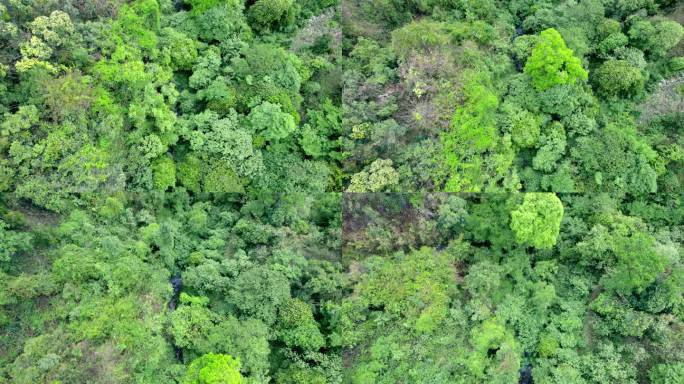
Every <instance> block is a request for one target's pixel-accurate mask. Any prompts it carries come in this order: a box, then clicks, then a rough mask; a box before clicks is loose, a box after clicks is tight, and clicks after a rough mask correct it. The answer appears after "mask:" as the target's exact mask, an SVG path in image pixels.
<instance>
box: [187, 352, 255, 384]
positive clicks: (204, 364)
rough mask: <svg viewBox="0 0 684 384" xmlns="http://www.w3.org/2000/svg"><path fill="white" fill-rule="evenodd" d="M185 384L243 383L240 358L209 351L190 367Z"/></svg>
mask: <svg viewBox="0 0 684 384" xmlns="http://www.w3.org/2000/svg"><path fill="white" fill-rule="evenodd" d="M182 383H183V384H242V383H244V378H243V377H242V375H241V374H240V360H239V359H236V358H234V357H232V356H230V355H223V354H217V353H207V354H206V355H204V356H202V357H199V358H197V359H195V360H194V361H193V362H192V363H190V366H189V367H188V370H187V372H186V373H185V377H184V378H183V381H182Z"/></svg>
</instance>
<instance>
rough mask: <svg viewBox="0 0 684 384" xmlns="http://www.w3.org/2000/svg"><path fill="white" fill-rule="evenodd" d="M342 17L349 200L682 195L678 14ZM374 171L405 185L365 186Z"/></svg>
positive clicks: (349, 8) (495, 7) (389, 10)
mask: <svg viewBox="0 0 684 384" xmlns="http://www.w3.org/2000/svg"><path fill="white" fill-rule="evenodd" d="M341 12H342V15H343V18H342V28H343V32H344V38H345V39H344V41H343V47H342V48H343V57H344V62H343V65H344V68H345V74H344V78H343V82H344V94H343V117H344V119H343V123H344V124H343V125H344V132H345V135H346V137H345V139H346V140H347V141H348V148H349V149H347V153H348V154H349V157H348V158H347V159H346V160H345V163H344V164H345V171H346V173H348V174H349V178H348V180H349V181H348V183H347V184H346V185H345V188H346V190H348V191H350V192H358V191H369V192H370V191H397V192H401V191H403V192H417V191H446V192H511V191H525V192H535V191H553V192H587V193H594V192H609V193H612V194H615V195H620V196H623V195H632V196H640V195H644V194H647V193H654V192H665V193H668V192H672V191H677V190H679V189H681V188H682V179H683V178H684V174H683V173H682V159H683V158H684V157H683V156H682V153H684V149H683V148H684V147H683V146H682V140H681V134H680V131H681V128H682V124H681V122H682V121H684V118H683V117H682V111H683V109H682V104H681V100H682V92H683V91H682V73H683V72H682V71H683V70H684V65H682V63H684V58H683V57H684V56H683V55H684V43H683V42H682V36H684V27H682V25H681V23H683V22H684V5H682V4H681V2H672V1H662V0H652V1H600V0H580V1H575V0H567V1H566V0H542V1H519V0H513V1H499V0H479V1H431V0H426V1H403V2H402V1H389V0H373V1H361V0H348V1H343V2H342V4H341ZM665 95H667V96H665ZM666 100H670V101H667V102H666ZM656 105H658V106H657V107H656ZM378 161H384V162H386V164H387V165H386V166H385V168H386V169H385V171H384V173H385V174H390V173H391V172H393V173H395V174H396V175H397V177H395V178H392V179H391V180H389V179H388V181H391V182H386V183H383V184H378V183H377V182H375V181H374V180H371V179H368V178H367V177H366V176H365V174H368V173H370V172H372V169H373V168H374V167H376V166H375V164H377V162H378ZM390 162H391V163H390ZM362 180H367V181H365V184H367V185H366V186H363V185H361V186H360V184H362V182H361V181H362ZM371 184H372V185H371Z"/></svg>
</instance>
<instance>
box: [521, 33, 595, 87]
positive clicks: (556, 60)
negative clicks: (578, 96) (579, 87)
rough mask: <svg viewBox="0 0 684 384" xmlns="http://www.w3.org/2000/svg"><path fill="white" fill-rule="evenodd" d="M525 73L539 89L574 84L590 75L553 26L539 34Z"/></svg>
mask: <svg viewBox="0 0 684 384" xmlns="http://www.w3.org/2000/svg"><path fill="white" fill-rule="evenodd" d="M525 73H526V74H528V75H529V76H530V77H531V78H532V84H533V85H534V87H535V88H536V89H537V90H539V91H543V90H545V89H548V88H551V87H553V86H554V85H558V84H574V83H575V82H576V81H577V80H586V79H587V77H588V75H587V71H585V70H584V68H582V62H581V61H580V59H579V58H577V57H575V56H574V55H573V52H572V50H571V49H569V48H568V47H566V45H565V41H563V38H562V37H561V35H560V33H558V31H556V30H555V29H553V28H549V29H547V30H544V31H542V33H541V34H540V35H539V39H538V40H537V44H536V45H535V46H534V48H533V49H532V55H530V58H529V59H528V60H527V63H525Z"/></svg>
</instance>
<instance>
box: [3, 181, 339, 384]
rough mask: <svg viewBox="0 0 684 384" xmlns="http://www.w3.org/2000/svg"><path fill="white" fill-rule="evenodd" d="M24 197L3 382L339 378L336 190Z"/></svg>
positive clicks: (11, 238) (10, 222) (15, 217)
mask: <svg viewBox="0 0 684 384" xmlns="http://www.w3.org/2000/svg"><path fill="white" fill-rule="evenodd" d="M22 201H23V200H15V199H10V200H7V201H5V202H4V205H3V207H2V209H0V213H1V216H0V219H1V220H0V224H1V225H0V239H2V240H1V241H2V243H3V245H7V247H3V248H2V249H3V252H2V253H1V254H0V350H2V351H3V353H2V354H0V382H2V383H5V382H6V383H55V382H62V383H86V382H87V383H175V382H178V383H188V384H189V383H206V384H210V383H211V384H219V383H220V384H226V383H231V384H233V383H243V382H244V383H266V382H268V381H269V380H271V382H281V383H302V384H303V383H306V382H308V381H307V379H306V378H307V377H311V378H318V380H319V381H322V382H340V380H341V379H340V377H341V367H342V361H341V358H340V355H339V353H338V352H337V351H338V350H339V347H336V345H337V344H336V342H335V333H334V331H333V330H332V328H331V325H330V319H331V315H330V313H329V310H330V309H329V308H330V305H331V303H336V302H338V301H339V299H340V298H341V297H342V296H343V295H345V294H346V292H347V286H348V281H347V278H346V276H345V275H344V273H343V270H342V266H341V264H340V260H339V249H340V248H339V238H340V198H339V195H335V194H330V195H314V196H307V195H303V194H299V195H287V196H282V197H277V196H263V197H262V198H259V199H250V198H247V197H246V196H244V195H237V194H228V195H220V194H217V195H211V196H197V197H190V196H189V195H188V194H187V193H186V192H174V193H167V194H146V195H116V196H112V197H109V198H105V199H97V200H93V201H91V203H90V206H89V207H88V208H87V209H81V210H74V211H72V212H71V213H69V214H68V215H63V216H55V215H54V214H51V213H50V212H48V211H43V210H39V209H38V208H35V207H34V206H31V205H26V204H24V203H23V202H22ZM174 288H175V290H174Z"/></svg>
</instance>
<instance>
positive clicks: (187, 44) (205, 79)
mask: <svg viewBox="0 0 684 384" xmlns="http://www.w3.org/2000/svg"><path fill="white" fill-rule="evenodd" d="M324 3H325V2H319V3H314V2H311V3H306V4H300V3H299V2H298V3H294V2H293V1H291V0H290V1H280V0H278V1H276V0H263V1H261V0H260V1H257V2H254V3H253V4H251V5H250V4H249V3H248V4H243V3H242V2H241V1H237V0H202V1H200V0H188V1H185V2H183V1H175V2H172V1H171V0H136V1H131V2H124V1H118V0H109V1H90V0H88V1H65V2H60V1H41V2H22V1H10V2H9V3H3V5H0V46H2V53H1V54H0V116H2V117H0V124H1V128H0V192H12V193H15V194H16V195H17V196H21V197H23V198H26V199H29V200H31V201H33V202H34V204H36V205H39V206H43V207H46V208H48V209H51V210H53V211H58V212H66V211H68V210H69V209H70V208H71V207H72V206H73V205H74V204H79V202H80V201H79V197H80V196H79V194H81V193H84V192H85V193H90V192H99V191H127V192H135V193H141V192H147V191H150V190H153V189H156V190H161V191H167V190H174V189H178V188H181V187H182V188H185V189H187V190H191V191H195V192H199V191H208V192H242V191H245V190H250V189H251V190H257V191H277V192H283V191H288V192H290V191H292V192H297V191H306V192H311V193H316V192H324V191H326V190H330V191H331V190H340V189H341V178H340V174H341V172H340V168H341V165H340V164H341V163H340V162H341V160H342V154H341V152H340V145H339V142H338V137H339V135H340V133H341V129H342V128H341V120H340V101H341V98H340V92H339V89H340V85H339V74H338V71H337V69H336V68H337V66H338V61H339V48H340V42H339V39H338V38H336V37H335V36H338V35H339V33H338V27H337V25H338V22H337V21H336V20H337V14H336V11H335V9H334V8H333V7H331V6H333V5H334V4H333V3H329V4H324ZM312 38H313V39H312Z"/></svg>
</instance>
